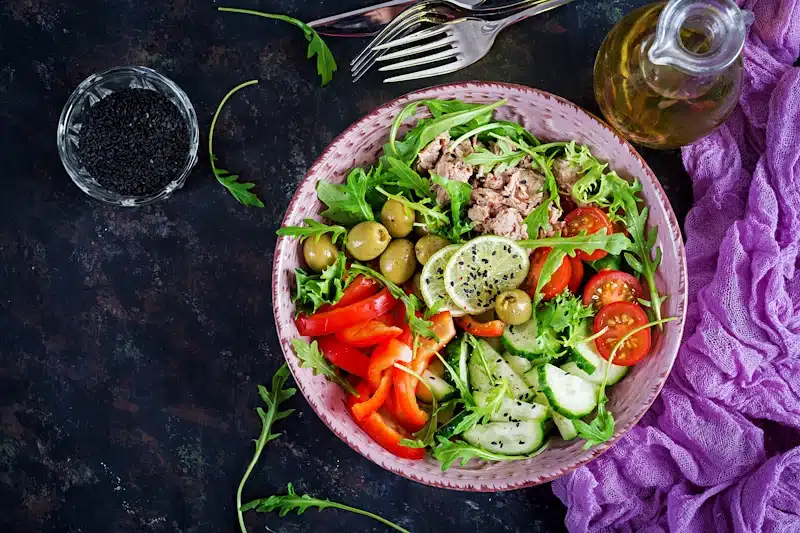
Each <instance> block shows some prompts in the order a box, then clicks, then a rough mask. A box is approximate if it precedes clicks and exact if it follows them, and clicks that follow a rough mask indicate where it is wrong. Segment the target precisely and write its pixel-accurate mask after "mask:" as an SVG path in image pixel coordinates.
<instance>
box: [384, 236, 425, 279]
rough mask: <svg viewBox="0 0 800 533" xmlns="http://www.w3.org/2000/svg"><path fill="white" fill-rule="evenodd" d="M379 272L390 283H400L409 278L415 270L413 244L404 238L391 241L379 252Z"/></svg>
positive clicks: (415, 261)
mask: <svg viewBox="0 0 800 533" xmlns="http://www.w3.org/2000/svg"><path fill="white" fill-rule="evenodd" d="M380 264H381V274H383V275H384V276H386V278H387V279H388V280H389V281H391V282H392V283H396V284H397V285H402V284H403V283H405V282H406V281H408V280H410V279H411V276H413V275H414V271H416V270H417V260H416V258H415V257H414V245H413V244H412V243H411V241H408V240H406V239H397V240H396V241H392V242H391V243H390V244H389V246H388V247H387V248H386V251H385V252H383V254H381V260H380Z"/></svg>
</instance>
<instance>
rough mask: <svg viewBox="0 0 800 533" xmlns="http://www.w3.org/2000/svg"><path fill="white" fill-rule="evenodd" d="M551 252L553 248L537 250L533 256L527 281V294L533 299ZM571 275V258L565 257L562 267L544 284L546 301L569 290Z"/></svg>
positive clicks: (543, 293)
mask: <svg viewBox="0 0 800 533" xmlns="http://www.w3.org/2000/svg"><path fill="white" fill-rule="evenodd" d="M551 250H552V248H537V249H536V250H534V251H533V253H532V254H531V269H530V270H529V271H528V279H527V280H526V281H525V283H526V289H525V292H527V293H528V294H529V295H530V297H531V298H535V297H536V284H537V283H538V281H539V276H540V275H541V273H542V267H544V262H545V261H546V260H547V255H548V254H549V253H550V251H551ZM571 275H572V266H571V265H570V262H569V257H564V261H562V262H561V266H559V267H558V268H557V269H556V271H555V272H553V275H552V276H551V277H550V280H549V281H548V282H547V283H545V284H544V287H542V297H543V298H544V299H545V300H552V299H553V298H555V297H556V296H558V295H559V294H561V293H562V292H564V289H566V288H567V284H569V280H570V276H571Z"/></svg>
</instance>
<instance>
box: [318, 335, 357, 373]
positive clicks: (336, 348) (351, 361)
mask: <svg viewBox="0 0 800 533" xmlns="http://www.w3.org/2000/svg"><path fill="white" fill-rule="evenodd" d="M316 340H317V343H318V346H319V349H320V351H321V352H322V355H324V356H325V359H327V360H328V361H330V362H331V363H333V364H334V365H336V366H338V367H339V368H341V369H342V370H344V371H346V372H349V373H351V374H353V375H354V376H358V377H360V378H365V379H366V377H367V376H368V371H369V357H367V355H366V354H365V353H363V352H362V351H361V350H359V349H358V348H354V347H352V346H349V345H347V344H344V343H342V342H340V341H339V340H337V339H336V337H334V336H333V335H328V336H326V337H320V338H318V339H316Z"/></svg>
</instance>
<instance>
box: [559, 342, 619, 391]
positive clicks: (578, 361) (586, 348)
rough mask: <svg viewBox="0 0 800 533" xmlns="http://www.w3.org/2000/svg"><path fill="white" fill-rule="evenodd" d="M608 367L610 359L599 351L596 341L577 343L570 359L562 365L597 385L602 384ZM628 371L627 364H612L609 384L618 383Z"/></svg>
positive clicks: (575, 374) (567, 370)
mask: <svg viewBox="0 0 800 533" xmlns="http://www.w3.org/2000/svg"><path fill="white" fill-rule="evenodd" d="M607 367H608V361H606V360H605V359H604V358H603V356H601V355H600V354H599V353H597V348H596V347H595V344H594V341H589V342H581V343H579V344H577V345H576V346H575V347H574V348H572V350H571V352H570V360H569V361H568V362H567V363H566V364H564V365H562V366H561V368H562V369H563V370H565V371H566V372H569V373H570V374H572V375H573V376H578V377H579V378H581V379H583V380H585V381H588V382H589V383H594V384H595V385H600V384H601V383H602V382H603V376H604V375H605V372H606V368H607ZM627 373H628V367H627V366H619V365H614V364H612V365H611V368H609V369H608V383H607V385H614V384H615V383H618V382H619V380H621V379H622V378H623V377H625V374H627Z"/></svg>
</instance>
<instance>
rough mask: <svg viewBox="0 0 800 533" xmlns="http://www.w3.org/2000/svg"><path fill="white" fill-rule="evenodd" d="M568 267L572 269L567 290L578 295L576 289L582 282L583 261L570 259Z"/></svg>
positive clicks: (575, 258) (574, 258)
mask: <svg viewBox="0 0 800 533" xmlns="http://www.w3.org/2000/svg"><path fill="white" fill-rule="evenodd" d="M569 265H570V267H572V272H571V274H570V277H569V283H568V284H567V288H568V289H569V292H571V293H572V294H578V289H580V288H581V282H582V281H583V261H581V260H580V259H578V258H577V257H570V258H569Z"/></svg>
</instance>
